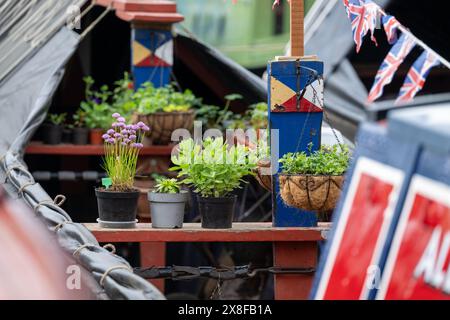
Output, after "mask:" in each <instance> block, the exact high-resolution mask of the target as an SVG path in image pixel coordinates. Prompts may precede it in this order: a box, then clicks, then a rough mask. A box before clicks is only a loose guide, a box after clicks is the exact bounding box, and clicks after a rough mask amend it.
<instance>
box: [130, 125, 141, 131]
mask: <svg viewBox="0 0 450 320" xmlns="http://www.w3.org/2000/svg"><path fill="white" fill-rule="evenodd" d="M131 129H132V130H134V131H136V130H139V126H138V125H137V124H133V125H132V126H131Z"/></svg>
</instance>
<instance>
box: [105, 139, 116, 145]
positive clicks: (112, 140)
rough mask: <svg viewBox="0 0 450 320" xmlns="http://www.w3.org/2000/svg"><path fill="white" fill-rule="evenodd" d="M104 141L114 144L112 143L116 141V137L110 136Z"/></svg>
mask: <svg viewBox="0 0 450 320" xmlns="http://www.w3.org/2000/svg"><path fill="white" fill-rule="evenodd" d="M106 142H108V143H111V144H114V143H116V139H114V138H110V139H108V140H106Z"/></svg>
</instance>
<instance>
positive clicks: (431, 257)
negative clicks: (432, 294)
mask: <svg viewBox="0 0 450 320" xmlns="http://www.w3.org/2000/svg"><path fill="white" fill-rule="evenodd" d="M440 238H441V228H440V227H436V228H435V229H434V231H433V234H432V235H431V238H430V241H429V242H428V245H427V248H426V249H425V251H424V253H423V255H422V258H420V261H419V264H418V265H417V267H416V269H415V270H414V276H415V277H416V278H420V277H421V276H422V275H424V281H425V282H427V283H431V280H432V279H433V274H434V265H435V261H436V259H437V255H438V251H439V240H440Z"/></svg>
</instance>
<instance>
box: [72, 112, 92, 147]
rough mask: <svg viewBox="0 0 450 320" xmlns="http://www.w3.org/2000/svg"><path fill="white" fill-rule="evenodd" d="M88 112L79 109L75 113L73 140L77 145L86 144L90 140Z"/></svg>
mask: <svg viewBox="0 0 450 320" xmlns="http://www.w3.org/2000/svg"><path fill="white" fill-rule="evenodd" d="M85 118H86V112H84V111H83V110H82V109H78V110H77V112H76V113H75V114H74V115H73V117H72V119H73V133H72V142H73V144H76V145H86V144H88V142H89V129H88V128H86V121H85Z"/></svg>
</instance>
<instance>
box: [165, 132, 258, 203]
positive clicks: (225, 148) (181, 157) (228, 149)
mask: <svg viewBox="0 0 450 320" xmlns="http://www.w3.org/2000/svg"><path fill="white" fill-rule="evenodd" d="M172 162H173V163H174V164H175V167H173V168H171V171H178V172H179V174H178V176H179V177H183V179H184V180H182V181H181V182H182V183H184V184H187V185H191V186H193V187H194V192H197V193H199V194H200V195H201V196H202V197H226V196H228V195H229V194H230V193H231V192H232V191H233V190H234V189H236V188H239V187H240V184H241V183H242V182H245V181H244V180H243V177H245V176H247V175H253V170H254V169H255V168H256V163H257V159H256V154H255V153H254V152H253V151H251V150H249V148H247V147H246V146H244V145H233V146H229V145H228V144H227V143H225V142H224V141H223V139H222V138H216V139H212V138H207V139H205V140H204V141H203V145H199V144H196V143H195V142H194V140H192V139H186V140H183V141H181V143H180V144H179V153H178V155H174V156H173V157H172Z"/></svg>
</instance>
